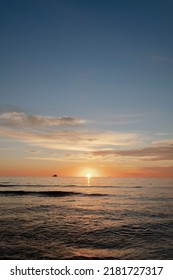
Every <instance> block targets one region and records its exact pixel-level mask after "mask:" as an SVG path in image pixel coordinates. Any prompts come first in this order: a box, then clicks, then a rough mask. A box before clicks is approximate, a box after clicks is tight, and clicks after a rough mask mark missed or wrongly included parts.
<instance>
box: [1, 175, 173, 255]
mask: <svg viewBox="0 0 173 280" xmlns="http://www.w3.org/2000/svg"><path fill="white" fill-rule="evenodd" d="M0 259H45V260H46V259H156V260H158V259H173V179H138V180H137V179H113V178H92V179H91V180H90V182H89V183H88V182H87V180H86V179H85V178H12V177H9V178H7V177H6V178H2V177H1V178H0Z"/></svg>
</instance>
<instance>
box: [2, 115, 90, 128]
mask: <svg viewBox="0 0 173 280" xmlns="http://www.w3.org/2000/svg"><path fill="white" fill-rule="evenodd" d="M84 123H86V121H84V120H82V119H77V118H72V117H61V118H58V117H50V116H40V115H27V114H25V113H23V112H6V113H3V114H0V124H1V125H4V126H15V127H16V126H24V127H44V126H74V125H81V124H84Z"/></svg>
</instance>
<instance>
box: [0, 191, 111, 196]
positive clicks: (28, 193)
mask: <svg viewBox="0 0 173 280" xmlns="http://www.w3.org/2000/svg"><path fill="white" fill-rule="evenodd" d="M0 195H1V196H43V197H64V196H73V195H80V196H108V194H100V193H89V194H87V193H81V192H68V191H42V192H40V191H21V190H20V191H0Z"/></svg>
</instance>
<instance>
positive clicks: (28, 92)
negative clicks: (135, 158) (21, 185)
mask: <svg viewBox="0 0 173 280" xmlns="http://www.w3.org/2000/svg"><path fill="white" fill-rule="evenodd" d="M172 9H173V1H172V0H157V1H156V0H150V1H148V0H146V1H135V0H131V1H127V0H121V1H116V0H114V1H113V0H107V1H101V0H100V1H97V0H92V1H90V0H88V1H79V0H74V1H66V0H63V1H55V0H51V1H47V0H35V1H32V0H30V1H18V0H16V1H11V0H1V1H0V26H1V29H0V40H1V44H0V61H1V63H0V73H1V75H0V99H1V102H0V125H1V127H0V128H1V142H0V143H1V146H2V147H3V148H1V152H2V151H3V157H5V156H7V154H8V152H7V150H8V149H9V147H10V149H11V148H12V146H13V145H14V139H15V141H16V145H17V143H23V144H22V145H26V146H27V145H28V142H29V139H30V138H31V135H28V134H27V135H25V139H23V138H22V137H20V136H18V137H17V133H18V135H21V131H22V129H23V133H24V134H25V133H26V130H27V132H28V130H30V133H31V134H32V136H33V134H34V133H35V136H36V138H37V137H38V133H39V132H40V131H42V133H43V131H44V133H50V134H51V133H54V130H55V129H57V132H58V133H60V132H62V131H65V130H66V131H70V136H69V135H68V137H69V138H70V137H72V136H71V132H74V133H79V132H80V131H81V133H83V134H82V135H83V136H84V135H85V136H86V134H87V137H88V135H89V134H91V135H95V136H93V137H94V138H93V139H95V137H96V138H97V137H100V138H99V139H103V141H102V142H104V144H103V145H100V144H99V143H96V144H95V145H94V146H92V147H91V145H89V146H88V145H86V146H85V145H83V146H82V147H83V151H86V150H87V151H89V150H91V151H94V150H99V152H100V151H102V152H104V150H105V149H106V150H109V149H113V150H114V151H115V150H116V149H117V146H118V149H122V150H123V149H125V150H126V149H132V150H134V149H135V148H136V147H140V148H145V147H148V146H149V147H153V145H155V143H159V142H160V141H162V143H169V147H168V148H169V149H170V150H169V151H170V153H171V154H172V142H173V141H172V139H173V131H172V117H173V113H172V104H173V51H172V50H173V36H172V32H173V18H172ZM4 114H6V115H4ZM17 114H18V115H17ZM31 117H33V118H34V117H35V119H34V120H35V121H36V123H37V125H36V123H34V125H33V122H34V121H33V122H30V120H31ZM64 117H69V118H71V123H68V122H66V123H64V122H63V118H64ZM38 118H41V121H40V122H38ZM43 118H45V119H44V120H43ZM50 118H56V121H55V119H50ZM12 119H13V121H12ZM39 120H40V119H39ZM54 121H55V122H54ZM17 123H18V125H17ZM21 123H22V124H23V127H22V128H20V129H19V125H20V124H21ZM45 123H46V124H47V125H48V126H49V127H46V128H45ZM52 123H53V124H52ZM55 123H56V124H55ZM38 124H40V127H39V125H38ZM27 125H28V127H27ZM42 125H44V129H43V127H42ZM59 125H60V127H59ZM78 125H79V127H78ZM52 126H53V128H52ZM17 127H18V128H17ZM51 129H54V130H51ZM7 130H8V131H7ZM50 130H51V131H50ZM120 133H124V134H123V135H124V137H125V139H126V137H127V139H129V138H128V137H129V136H130V137H131V135H132V134H133V136H134V139H133V140H134V141H132V142H133V143H131V145H130V146H129V147H128V145H124V140H121V141H122V145H120V144H119V145H117V143H115V142H116V141H115V138H116V139H117V137H119V139H122V138H121V137H120ZM103 134H104V136H103ZM113 134H114V136H113ZM51 135H52V134H51ZM98 135H99V136H98ZM105 135H107V136H108V135H109V136H110V135H111V136H110V138H111V140H110V138H109V137H108V138H109V141H107V142H106V141H105V139H106V138H104V137H105ZM117 135H118V136H117ZM125 135H126V136H125ZM127 135H128V136H127ZM136 135H137V137H136ZM61 136H62V134H61ZM49 137H50V138H51V136H50V135H49ZM64 137H65V136H64ZM68 137H67V138H68ZM4 139H5V140H4ZM6 139H8V140H9V144H8V145H7V144H4V141H6ZM51 139H52V138H51ZM70 139H71V138H70ZM93 139H92V142H93V141H94V140H93ZM123 139H124V138H123ZM139 139H140V141H139ZM90 140H91V139H90ZM74 141H75V137H74ZM100 141H101V140H100ZM127 141H128V140H127ZM171 141H172V142H171ZM12 142H13V143H12ZM36 142H38V139H37V140H36V139H35V140H34V141H33V146H35V145H36V144H35V143H36ZM41 142H44V141H43V139H42V141H41ZM62 142H63V137H62ZM90 142H91V141H90ZM114 143H115V144H114ZM170 144H171V148H170ZM4 145H5V147H6V149H4ZM39 145H40V146H39ZM39 145H38V146H39V148H40V149H41V151H42V153H44V157H43V154H42V155H40V158H45V159H46V158H47V157H48V154H46V152H45V150H44V152H43V149H44V148H46V149H49V152H50V151H51V150H53V151H55V150H57V153H58V155H59V154H60V155H61V154H62V151H64V152H65V151H66V150H70V148H68V149H67V145H66V146H65V147H64V148H62V147H60V146H58V147H55V146H54V145H53V147H52V146H51V145H45V146H44V145H41V143H39ZM71 145H72V146H73V141H72V143H71ZM97 145H98V146H97ZM7 146H8V147H7ZM19 146H20V145H19ZM50 146H51V147H50ZM79 146H80V145H79ZM159 147H160V146H159ZM15 150H16V148H15ZM80 150H82V148H81V149H80ZM4 151H6V152H4ZM145 151H146V150H145ZM71 152H72V153H73V152H74V150H73V148H71ZM94 152H95V151H94ZM45 154H46V156H45ZM103 154H104V153H103ZM110 154H111V155H112V151H110ZM104 155H105V154H104ZM135 155H136V153H135ZM57 157H59V156H57ZM60 157H61V156H60ZM14 158H15V155H14ZM21 158H22V159H23V162H25V160H24V159H28V156H27V155H26V154H25V153H23V155H22V152H21ZM81 158H82V155H81ZM48 160H51V159H48ZM61 160H62V161H63V158H61ZM83 160H86V158H85V157H83ZM111 160H112V165H113V164H114V160H115V159H111ZM111 160H110V161H111ZM172 160H173V158H172ZM154 164H155V163H154ZM159 164H160V167H164V168H165V167H169V168H170V166H173V162H172V161H171V160H170V158H169V162H162V163H161V162H160V163H159ZM26 166H27V161H26ZM7 167H8V163H7Z"/></svg>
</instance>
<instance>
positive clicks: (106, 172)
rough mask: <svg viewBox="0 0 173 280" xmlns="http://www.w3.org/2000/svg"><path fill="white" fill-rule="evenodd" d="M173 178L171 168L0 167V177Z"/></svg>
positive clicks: (48, 164)
mask: <svg viewBox="0 0 173 280" xmlns="http://www.w3.org/2000/svg"><path fill="white" fill-rule="evenodd" d="M53 174H57V176H58V177H87V178H91V177H92V178H93V177H173V167H171V166H170V167H164V166H162V167H140V168H139V167H136V166H129V167H128V166H124V167H123V166H118V165H117V166H113V165H109V164H107V165H106V164H104V165H103V164H98V163H97V164H96V163H95V164H94V163H92V164H88V163H87V164H86V163H84V162H82V163H81V162H80V163H79V162H78V163H65V164H59V163H58V164H57V162H46V161H44V162H43V161H42V162H38V161H32V162H31V163H29V164H24V163H23V162H18V165H15V164H13V162H12V161H11V162H10V163H9V164H8V165H7V164H4V165H3V166H0V176H1V177H2V176H33V177H34V176H35V177H37V176H38V177H50V176H52V175H53Z"/></svg>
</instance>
